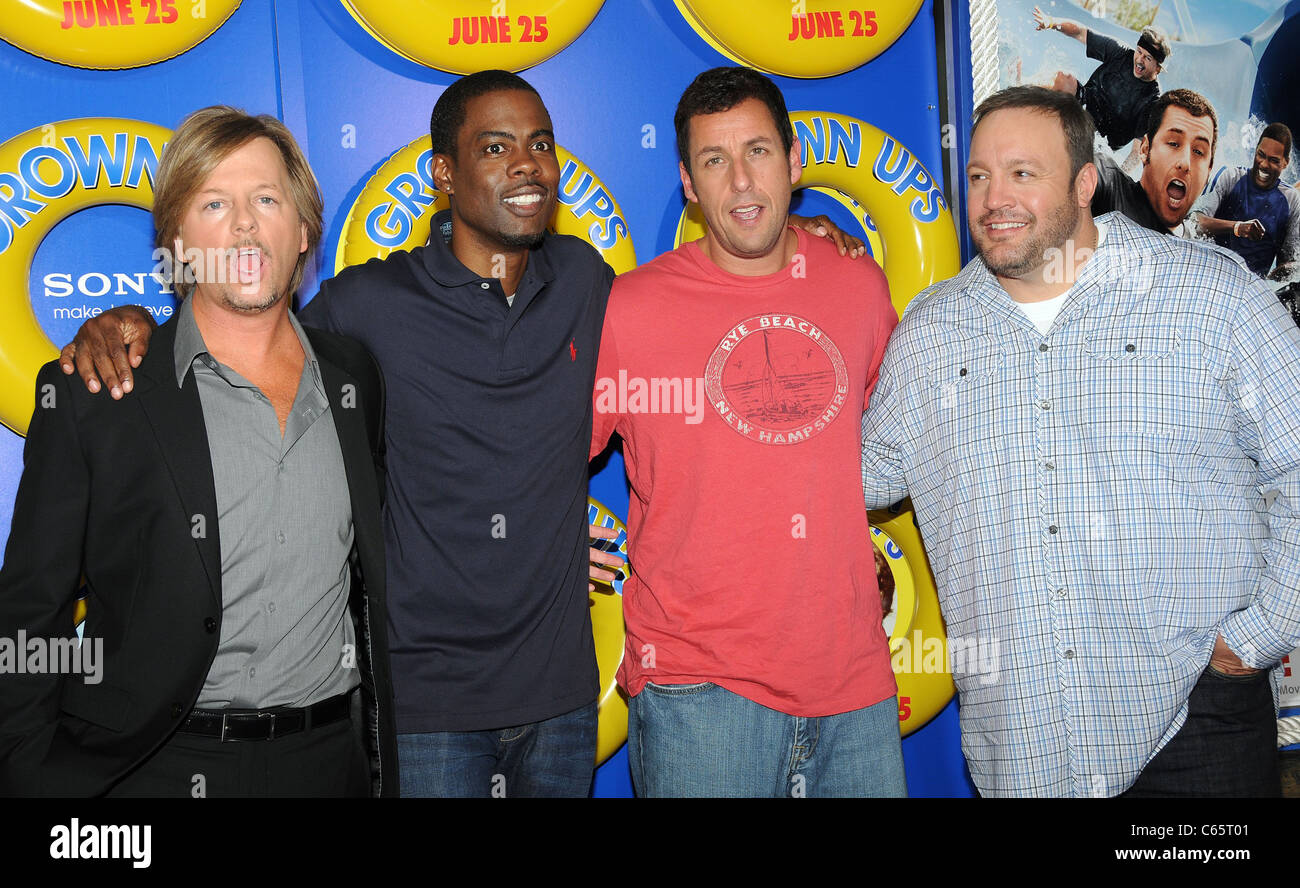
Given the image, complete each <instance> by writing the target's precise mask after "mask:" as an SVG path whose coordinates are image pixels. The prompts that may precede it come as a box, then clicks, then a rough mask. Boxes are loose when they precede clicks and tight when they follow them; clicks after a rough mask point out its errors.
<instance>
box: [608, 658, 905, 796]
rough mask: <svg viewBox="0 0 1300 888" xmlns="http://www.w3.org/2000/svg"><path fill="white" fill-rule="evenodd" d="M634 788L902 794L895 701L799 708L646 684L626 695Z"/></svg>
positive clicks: (710, 690) (706, 688)
mask: <svg viewBox="0 0 1300 888" xmlns="http://www.w3.org/2000/svg"><path fill="white" fill-rule="evenodd" d="M627 730H628V740H627V746H628V750H627V752H628V755H627V758H628V763H629V765H630V766H631V769H632V783H633V785H634V786H635V787H636V792H637V795H638V796H641V797H642V798H664V797H681V796H728V797H773V798H776V797H787V798H788V797H791V796H793V797H796V798H799V797H804V796H807V797H817V796H825V797H834V796H841V797H847V796H871V797H903V796H906V795H907V782H906V780H905V778H904V776H903V749H902V744H901V742H900V739H899V734H898V701H897V698H895V697H890V698H889V699H888V700H884V701H882V702H880V703H877V704H875V705H874V706H868V707H866V708H865V709H857V710H854V711H852V712H844V713H840V714H839V715H826V716H821V717H817V718H801V717H798V716H793V715H786V714H785V713H783V712H777V711H776V710H774V709H768V708H767V707H766V706H762V705H760V704H758V703H755V702H753V701H752V700H748V699H746V698H745V697H741V696H739V695H738V694H733V693H732V692H731V691H728V690H726V689H725V688H721V687H719V686H717V685H715V684H713V683H712V682H702V683H700V684H690V685H656V684H652V683H650V684H646V686H645V688H644V689H643V690H642V691H641V693H639V694H637V695H636V696H635V697H633V698H632V699H631V700H630V701H629V704H628V728H627Z"/></svg>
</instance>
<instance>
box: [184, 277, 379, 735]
mask: <svg viewBox="0 0 1300 888" xmlns="http://www.w3.org/2000/svg"><path fill="white" fill-rule="evenodd" d="M289 320H290V323H292V324H293V329H294V332H295V333H297V334H298V340H299V342H301V343H302V350H303V353H304V354H305V355H306V360H305V361H304V362H303V368H302V377H301V379H300V380H299V382H298V393H297V395H296V396H295V397H294V402H293V409H292V410H291V411H290V413H289V417H288V420H287V421H286V423H285V428H284V435H283V436H281V434H280V421H279V419H278V418H277V417H276V415H275V408H274V407H273V406H272V405H271V402H270V400H269V399H268V398H267V397H266V396H265V395H263V394H262V392H261V391H260V390H259V389H258V388H257V386H255V385H253V384H252V383H251V382H249V381H248V380H247V379H245V378H244V377H242V376H240V375H239V374H238V373H236V372H235V371H233V370H231V369H230V368H229V367H227V366H225V365H224V364H222V363H220V362H219V361H217V360H216V359H215V358H214V357H212V355H210V354H209V353H208V349H207V346H206V345H205V344H204V342H203V336H202V334H201V333H200V332H199V328H198V324H197V323H195V320H194V312H193V309H192V307H191V304H190V301H189V300H188V299H187V300H185V301H184V302H183V303H181V306H180V308H179V311H178V317H177V329H176V347H175V361H176V378H177V380H180V381H182V382H183V381H184V379H185V376H186V374H187V373H188V372H189V371H190V370H191V369H193V371H194V378H195V381H196V382H197V383H198V389H199V399H200V401H201V403H202V405H203V421H204V423H205V424H206V425H207V433H208V449H209V450H210V451H211V455H212V478H213V482H214V483H215V485H216V495H217V513H218V527H219V531H220V540H221V597H222V602H221V604H222V623H221V641H220V644H219V646H218V648H217V655H216V658H215V659H214V660H213V662H212V668H211V669H210V670H209V671H208V677H207V680H206V681H205V682H204V685H203V691H202V692H201V693H200V694H199V699H198V703H197V704H196V705H198V706H200V707H202V708H205V709H221V708H227V707H229V708H233V709H264V708H267V707H271V706H306V705H310V704H312V703H316V702H318V701H320V700H325V699H327V698H329V697H332V696H334V695H336V694H341V693H343V692H345V691H349V690H351V689H352V688H354V687H356V686H357V684H358V678H357V671H356V669H355V668H352V664H353V663H354V662H355V656H354V654H353V652H354V651H355V644H356V638H355V632H354V630H353V627H352V621H351V619H350V618H349V617H348V610H347V602H348V593H349V591H350V588H351V571H350V569H349V564H348V556H349V554H350V553H351V551H352V542H353V531H352V505H351V500H350V498H349V495H348V483H347V476H346V474H345V468H344V465H343V453H342V451H341V450H340V448H339V441H338V435H337V433H336V432H335V430H334V419H333V417H332V416H331V414H330V406H329V400H328V399H327V398H326V396H325V387H324V384H323V383H322V381H321V374H320V367H319V365H318V364H317V361H316V354H315V352H313V351H312V347H311V343H310V342H309V341H308V340H307V336H306V335H305V334H304V333H303V330H302V327H301V326H299V324H298V321H297V320H296V319H295V318H294V317H293V315H292V314H290V315H289Z"/></svg>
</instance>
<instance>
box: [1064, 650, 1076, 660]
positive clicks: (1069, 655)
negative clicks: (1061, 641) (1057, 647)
mask: <svg viewBox="0 0 1300 888" xmlns="http://www.w3.org/2000/svg"><path fill="white" fill-rule="evenodd" d="M1065 659H1067V660H1073V659H1074V651H1066V652H1065Z"/></svg>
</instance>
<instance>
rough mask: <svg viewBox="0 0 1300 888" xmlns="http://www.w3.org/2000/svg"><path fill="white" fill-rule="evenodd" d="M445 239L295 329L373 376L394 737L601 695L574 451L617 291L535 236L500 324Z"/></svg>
mask: <svg viewBox="0 0 1300 888" xmlns="http://www.w3.org/2000/svg"><path fill="white" fill-rule="evenodd" d="M450 226H451V214H450V211H444V212H442V213H439V214H437V215H436V216H435V217H434V219H433V225H432V231H433V233H434V234H433V236H432V237H431V238H430V242H429V244H428V245H426V246H424V247H420V248H417V249H415V250H411V251H410V252H404V251H403V252H397V253H393V254H392V255H390V256H388V257H387V258H386V259H382V260H381V259H372V260H371V261H369V262H367V263H366V264H364V265H359V266H353V267H351V268H347V269H345V270H343V271H342V272H340V273H339V274H338V275H337V276H336V277H335V278H333V279H332V280H329V281H326V282H325V283H324V284H322V285H321V289H320V293H319V294H317V296H316V297H315V298H314V299H313V300H312V301H311V303H310V304H308V305H307V307H306V308H305V309H304V310H303V311H302V312H301V313H300V315H299V317H300V318H301V320H302V321H303V323H305V324H311V325H315V326H319V327H323V328H324V329H326V330H332V331H334V332H336V333H342V334H344V335H347V336H351V337H353V338H354V339H357V340H359V341H360V342H361V343H362V344H363V345H365V347H366V348H367V349H369V350H370V353H371V354H373V355H374V356H375V358H376V359H377V360H378V362H379V366H380V368H381V369H382V370H383V375H384V382H385V386H386V389H387V410H386V416H385V420H386V421H385V436H386V441H387V448H388V478H387V482H386V485H387V486H386V493H387V499H386V503H385V508H384V533H385V542H386V545H387V560H388V612H389V620H390V628H389V650H390V652H391V656H392V666H393V689H394V692H395V694H396V712H397V730H398V732H399V733H418V732H425V731H474V730H487V729H491V728H502V727H509V726H514V725H520V724H526V723H529V722H535V721H540V720H542V719H546V718H551V717H553V716H557V715H562V714H564V713H566V712H570V711H572V710H574V709H577V708H578V707H580V706H585V705H587V704H588V703H591V702H592V701H594V700H595V699H596V695H597V693H598V689H599V674H598V671H597V668H596V653H595V646H594V643H593V641H592V635H591V618H590V616H589V612H588V601H587V564H588V557H587V546H588V542H587V506H586V502H587V450H588V446H589V442H590V439H591V391H592V385H593V383H594V381H595V373H596V356H597V351H598V350H599V347H600V330H601V324H602V322H603V320H604V316H605V305H606V302H607V301H608V299H609V288H610V284H611V283H612V282H613V279H614V272H613V270H612V269H611V268H610V267H609V266H608V265H606V264H605V262H604V261H603V260H602V259H601V258H600V256H599V254H597V253H596V251H595V250H594V249H593V248H592V247H591V246H590V245H589V244H587V243H585V242H584V241H582V240H579V239H578V238H574V237H569V236H566V235H554V234H548V235H547V236H546V237H545V239H544V240H543V241H542V244H541V245H540V246H539V247H537V248H534V249H532V250H531V251H530V252H529V254H528V264H527V266H526V268H525V271H524V275H523V278H522V280H520V282H519V288H518V290H517V291H516V294H515V298H514V304H513V305H508V304H507V302H506V294H505V293H504V292H503V291H502V288H501V282H500V281H499V280H498V279H495V278H482V277H479V276H478V275H476V274H475V273H474V272H472V271H470V270H469V269H468V268H466V267H465V266H464V265H462V264H461V263H460V261H459V260H457V259H456V257H455V256H453V255H452V252H451V247H450V245H449V243H448V242H447V239H449V238H450V234H451V228H450ZM440 235H441V236H440Z"/></svg>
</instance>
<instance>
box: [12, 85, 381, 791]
mask: <svg viewBox="0 0 1300 888" xmlns="http://www.w3.org/2000/svg"><path fill="white" fill-rule="evenodd" d="M154 216H155V222H156V224H157V227H158V235H159V244H160V245H161V246H164V247H167V248H173V247H174V249H175V256H176V257H177V259H178V261H179V262H183V263H184V266H183V269H182V271H183V273H182V274H181V275H180V277H179V278H178V280H177V283H176V289H177V292H178V295H180V296H181V297H182V299H183V300H184V301H183V302H182V304H181V307H180V310H179V311H178V314H177V317H176V318H175V319H173V320H172V321H171V322H169V323H168V324H166V325H165V326H163V327H161V328H160V329H159V330H158V331H157V333H156V337H157V338H156V339H155V340H154V342H155V343H156V345H155V348H154V349H153V350H151V351H150V353H149V355H148V356H146V357H145V359H144V360H143V362H142V363H141V365H140V367H139V370H138V373H137V376H136V387H135V391H136V397H134V398H129V399H124V400H120V401H119V400H113V399H111V398H110V397H109V396H108V394H107V393H106V392H102V391H101V392H97V393H91V392H87V391H86V390H85V389H84V388H83V387H82V386H80V385H75V386H74V385H69V384H68V381H67V377H65V376H64V375H63V374H62V373H61V372H60V371H59V369H58V365H57V362H51V363H50V364H48V365H46V366H45V367H44V368H42V370H41V372H40V375H39V377H38V379H37V395H36V400H37V407H36V411H35V414H34V415H33V419H32V424H31V427H30V430H29V433H28V438H27V443H26V449H25V451H24V460H25V469H24V472H23V478H22V482H21V484H20V487H19V491H18V497H17V500H16V504H15V508H14V518H13V524H12V529H11V532H10V537H9V543H8V547H7V550H6V553H5V562H4V566H3V569H0V639H19V638H23V639H25V640H26V644H27V645H28V646H31V645H33V644H34V645H35V646H36V648H40V649H42V650H44V649H46V648H48V649H49V650H56V649H57V648H58V647H59V639H67V638H69V637H70V636H72V634H73V612H74V608H75V604H76V598H77V590H78V586H79V582H78V579H79V578H80V577H83V576H84V580H85V585H86V589H87V592H86V619H85V623H84V630H83V634H84V640H83V642H82V647H83V648H85V649H86V650H85V653H86V657H85V660H86V662H87V663H88V664H90V663H92V661H94V662H93V666H94V673H95V674H93V675H89V674H86V675H78V674H58V673H57V671H56V667H58V666H59V665H60V664H59V663H56V662H53V660H52V659H51V658H46V659H45V660H43V661H40V662H38V661H35V660H32V659H31V657H28V658H27V660H26V661H25V663H24V665H26V666H31V665H36V666H37V667H38V668H37V669H24V671H22V672H18V671H9V670H6V672H5V674H2V675H0V794H8V795H13V794H16V795H101V794H111V795H160V794H162V795H224V794H232V795H365V794H375V795H383V796H394V795H396V794H397V779H396V763H397V758H396V750H395V745H394V743H395V741H394V732H393V714H392V690H391V682H390V678H389V671H388V651H387V641H386V637H387V636H386V626H387V614H386V608H385V596H384V553H383V534H382V525H381V523H380V517H379V509H380V493H379V491H380V490H381V489H382V485H381V484H379V483H378V480H379V478H378V476H379V473H380V472H382V441H383V436H382V414H383V394H382V381H381V378H380V375H379V372H378V369H377V367H376V365H375V363H374V361H373V360H372V359H371V357H370V355H369V354H368V353H367V352H366V351H365V350H364V349H363V348H361V347H360V346H359V345H358V344H356V343H355V342H354V341H352V340H350V339H346V338H344V337H340V336H336V335H333V334H329V333H324V332H320V331H315V330H311V331H305V330H304V329H303V328H301V327H300V326H299V325H298V324H297V322H296V320H294V319H293V318H292V315H291V314H290V312H289V311H288V302H289V297H290V295H291V294H292V292H293V290H294V289H295V288H296V287H297V284H298V282H299V280H300V279H301V274H302V268H303V265H304V263H305V258H306V256H307V255H309V253H310V251H311V249H312V248H313V247H314V246H315V244H316V243H317V242H318V241H319V238H320V233H321V229H322V222H321V202H320V197H319V192H318V190H317V189H316V184H315V179H314V177H313V176H312V174H311V171H310V169H309V168H308V167H307V165H306V161H305V160H304V159H303V157H302V155H301V152H300V151H299V150H298V148H297V146H296V144H294V142H293V138H292V136H291V135H290V134H289V132H288V130H287V129H285V128H284V127H283V125H282V124H280V123H279V121H276V120H275V119H274V118H271V117H265V116H263V117H256V118H255V117H250V116H249V115H246V114H243V113H242V112H238V111H235V110H233V109H229V108H209V109H204V110H202V111H199V112H196V113H195V114H194V115H191V116H190V117H189V118H187V120H186V121H185V122H184V123H183V124H182V126H181V127H180V128H179V129H178V130H177V131H176V133H175V134H174V136H173V138H172V140H171V142H170V143H169V146H168V149H167V151H165V152H164V154H163V160H162V163H161V164H160V167H159V171H158V176H157V187H156V193H155V207H154ZM277 420H278V433H279V434H278V436H277V434H276V433H277V428H276V424H277V423H276V421H277ZM304 504H306V505H307V506H308V507H304ZM267 516H274V520H275V522H276V523H275V524H273V525H271V526H264V525H265V524H266V520H265V519H266V518H267ZM279 519H283V521H280V520H279ZM286 531H287V533H286ZM322 578H323V580H322ZM65 644H66V643H65ZM94 654H99V655H100V656H99V657H98V658H97V657H94V656H93V655H94ZM54 659H57V658H54ZM63 665H64V666H66V664H63ZM259 669H261V670H262V674H261V675H260V676H258V674H257V670H259ZM83 671H85V670H83ZM250 701H251V703H252V705H249V703H250ZM196 704H198V705H196ZM234 741H243V742H234Z"/></svg>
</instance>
